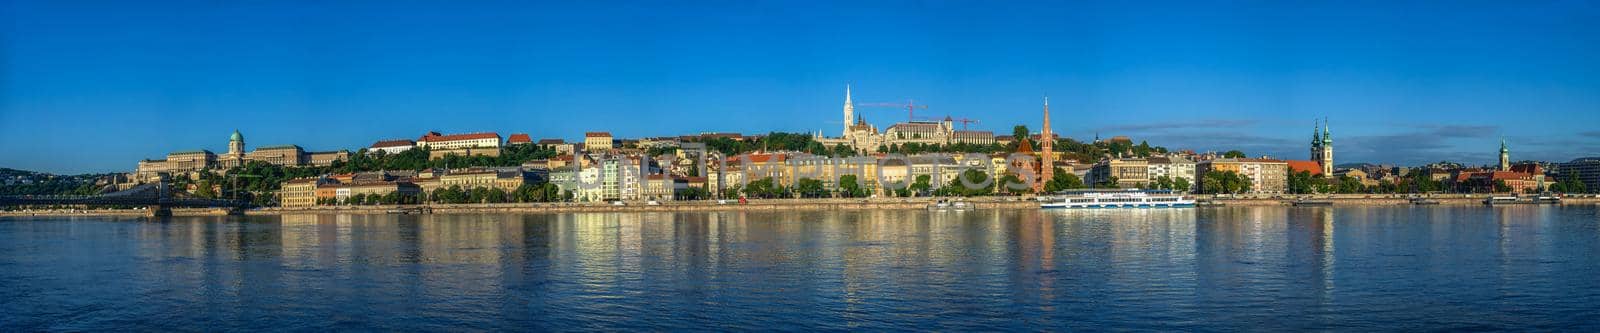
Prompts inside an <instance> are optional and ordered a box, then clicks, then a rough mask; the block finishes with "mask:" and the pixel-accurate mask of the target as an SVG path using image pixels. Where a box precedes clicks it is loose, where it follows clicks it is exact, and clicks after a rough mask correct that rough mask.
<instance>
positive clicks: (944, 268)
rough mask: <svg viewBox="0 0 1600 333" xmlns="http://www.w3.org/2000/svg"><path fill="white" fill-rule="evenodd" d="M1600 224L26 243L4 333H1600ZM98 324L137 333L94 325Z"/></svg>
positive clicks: (904, 223)
mask: <svg viewBox="0 0 1600 333" xmlns="http://www.w3.org/2000/svg"><path fill="white" fill-rule="evenodd" d="M1597 215H1600V214H1597V212H1596V210H1595V209H1594V208H1590V207H1536V206H1519V207H1492V208H1490V207H1367V208H1362V207H1355V208H1345V207H1340V208H1329V207H1319V208H1277V207H1256V208H1248V207H1247V208H1218V209H1166V210H1049V211H1040V210H1008V211H999V210H976V211H964V212H930V211H921V210H903V211H815V212H719V213H607V214H551V215H515V214H485V215H421V216H416V215H401V216H390V215H284V216H275V217H272V216H262V217H244V218H237V217H216V218H175V219H171V220H168V221H164V222H154V223H141V222H136V221H121V220H70V221H27V220H24V221H7V222H3V223H0V268H5V269H0V284H3V285H6V286H10V288H0V300H4V301H0V310H4V311H0V328H15V329H8V331H10V330H16V331H32V330H39V329H46V328H57V329H64V330H97V329H108V328H113V327H118V328H120V327H130V326H133V327H145V328H149V329H151V330H166V329H174V330H181V329H183V328H191V329H192V328H193V327H197V326H198V325H200V324H202V323H203V324H206V325H207V326H205V327H210V328H211V329H216V330H262V329H271V330H327V329H330V328H331V329H339V328H366V329H375V330H451V329H460V328H475V329H490V330H494V329H531V330H540V329H558V328H560V329H585V328H587V329H596V330H651V331H656V330H689V329H705V328H712V327H714V328H717V329H724V330H773V329H780V330H781V329H789V330H812V329H819V330H885V329H907V328H925V327H942V328H947V329H950V330H961V331H966V330H1023V329H1030V328H1048V329H1065V330H1072V329H1096V328H1099V329H1104V328H1107V327H1116V328H1125V329H1143V330H1185V331H1187V330H1236V329H1239V328H1246V327H1249V328H1268V329H1274V330H1325V329H1339V328H1366V329H1394V330H1410V329H1420V328H1447V329H1448V328H1457V329H1543V330H1578V331H1584V330H1586V329H1585V328H1594V327H1593V325H1594V321H1593V320H1591V319H1592V316H1584V315H1583V314H1592V313H1596V312H1600V306H1597V305H1596V304H1600V282H1596V279H1592V276H1593V275H1594V274H1595V273H1597V272H1600V267H1597V266H1600V263H1597V261H1595V260H1592V257H1593V255H1594V254H1596V253H1600V231H1597V230H1600V227H1597V224H1600V219H1597V218H1596V216H1597ZM16 267H28V268H29V269H15V268H16ZM83 309H90V310H87V311H89V312H90V313H92V316H93V317H95V318H111V319H108V320H107V321H85V320H81V318H84V316H85V315H84V314H83V311H85V310H83ZM63 322H66V323H77V324H76V325H77V326H59V325H57V324H60V323H63ZM1586 324H1587V325H1586ZM213 326H215V327H213Z"/></svg>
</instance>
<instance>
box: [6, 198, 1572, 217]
mask: <svg viewBox="0 0 1600 333" xmlns="http://www.w3.org/2000/svg"><path fill="white" fill-rule="evenodd" d="M1195 197H1196V198H1197V199H1198V200H1200V202H1202V203H1203V205H1206V206H1224V207H1230V206H1292V205H1294V203H1295V201H1297V200H1299V201H1315V202H1321V203H1325V204H1326V205H1332V206H1400V205H1412V204H1414V203H1413V202H1412V199H1413V198H1424V199H1427V200H1429V201H1432V202H1435V203H1437V204H1438V205H1482V204H1483V201H1484V199H1486V198H1488V197H1489V195H1484V194H1446V195H1429V196H1420V197H1419V196H1416V195H1389V194H1324V195H1258V196H1213V195H1208V194H1200V195H1195ZM941 199H943V200H956V201H963V202H966V203H968V204H970V205H971V206H972V208H976V209H1038V207H1039V205H1038V203H1036V202H1035V201H1034V200H1033V199H1034V198H1033V197H1032V196H1027V197H974V198H931V197H925V198H875V199H755V200H749V202H747V203H744V204H740V203H738V201H737V200H727V201H726V203H718V201H716V200H697V201H664V202H660V203H659V204H656V205H650V204H648V203H647V202H643V201H630V202H625V203H624V204H623V205H620V206H619V205H614V204H609V203H497V204H427V205H370V206H366V205H363V206H314V207H289V208H285V207H264V208H257V209H251V210H246V211H244V214H246V215H282V214H395V213H406V214H418V213H422V214H496V213H535V214H536V213H582V212H601V213H607V212H609V213H628V212H711V211H780V210H784V211H816V210H899V209H927V208H928V207H929V206H930V205H932V204H933V203H934V202H936V201H938V200H941ZM1560 204H1562V205H1595V204H1600V195H1593V194H1587V195H1572V196H1566V197H1563V199H1562V202H1561V203H1560ZM228 213H229V212H228V211H227V210H223V209H206V208H180V209H173V210H172V214H173V216H221V215H228ZM145 214H146V212H145V211H143V210H139V209H52V210H25V211H0V217H4V216H126V217H139V216H144V215H145Z"/></svg>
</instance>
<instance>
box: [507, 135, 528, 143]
mask: <svg viewBox="0 0 1600 333" xmlns="http://www.w3.org/2000/svg"><path fill="white" fill-rule="evenodd" d="M506 142H507V143H532V142H533V138H530V137H528V135H527V134H523V133H517V134H512V135H511V138H508V139H506Z"/></svg>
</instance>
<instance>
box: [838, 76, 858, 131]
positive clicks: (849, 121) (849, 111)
mask: <svg viewBox="0 0 1600 333" xmlns="http://www.w3.org/2000/svg"><path fill="white" fill-rule="evenodd" d="M855 113H856V106H855V104H854V103H850V85H848V84H846V85H844V132H843V134H840V135H839V136H840V137H843V138H846V139H849V138H850V125H853V124H854V122H855V120H856V116H855Z"/></svg>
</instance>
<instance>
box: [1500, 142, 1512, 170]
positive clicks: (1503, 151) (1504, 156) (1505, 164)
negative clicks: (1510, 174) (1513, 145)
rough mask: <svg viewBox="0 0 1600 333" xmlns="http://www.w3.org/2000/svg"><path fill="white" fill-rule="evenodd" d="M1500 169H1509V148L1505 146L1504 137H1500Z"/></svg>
mask: <svg viewBox="0 0 1600 333" xmlns="http://www.w3.org/2000/svg"><path fill="white" fill-rule="evenodd" d="M1500 171H1511V149H1507V148H1506V139H1505V138H1500Z"/></svg>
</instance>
